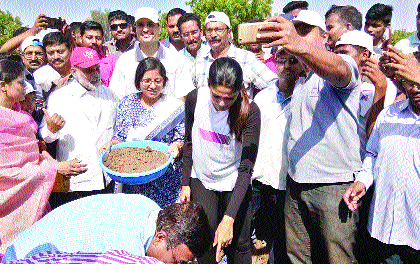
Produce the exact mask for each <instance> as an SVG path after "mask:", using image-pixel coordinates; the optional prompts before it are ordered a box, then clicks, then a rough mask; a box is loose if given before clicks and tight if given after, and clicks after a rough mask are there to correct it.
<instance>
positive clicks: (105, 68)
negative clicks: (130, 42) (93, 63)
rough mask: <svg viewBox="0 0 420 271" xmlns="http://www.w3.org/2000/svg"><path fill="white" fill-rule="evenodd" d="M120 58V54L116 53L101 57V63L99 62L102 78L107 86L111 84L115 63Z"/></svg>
mask: <svg viewBox="0 0 420 271" xmlns="http://www.w3.org/2000/svg"><path fill="white" fill-rule="evenodd" d="M117 60H118V56H116V55H114V54H109V55H107V56H105V57H103V58H102V59H101V63H99V67H100V69H101V79H102V83H103V84H104V85H105V86H107V87H108V86H109V82H110V81H111V76H112V73H113V72H114V68H115V63H116V62H117Z"/></svg>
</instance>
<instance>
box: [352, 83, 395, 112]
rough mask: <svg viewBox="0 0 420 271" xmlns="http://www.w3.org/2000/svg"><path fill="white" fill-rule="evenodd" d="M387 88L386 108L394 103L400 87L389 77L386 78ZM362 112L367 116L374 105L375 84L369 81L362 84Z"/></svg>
mask: <svg viewBox="0 0 420 271" xmlns="http://www.w3.org/2000/svg"><path fill="white" fill-rule="evenodd" d="M386 83H387V89H386V93H385V101H384V108H385V107H388V106H390V105H391V104H393V103H394V100H395V98H396V97H397V93H398V89H397V86H395V84H394V82H392V81H391V80H390V79H389V78H387V79H386ZM360 89H361V93H360V114H361V116H362V117H367V116H368V115H367V113H368V112H369V110H370V108H371V107H372V105H373V96H374V95H375V90H376V88H375V85H374V84H372V83H368V82H363V83H362V85H361V86H360Z"/></svg>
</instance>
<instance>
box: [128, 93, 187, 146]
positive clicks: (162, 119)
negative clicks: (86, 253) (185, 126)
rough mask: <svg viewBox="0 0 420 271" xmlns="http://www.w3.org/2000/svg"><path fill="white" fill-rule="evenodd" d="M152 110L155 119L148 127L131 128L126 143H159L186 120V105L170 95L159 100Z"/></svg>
mask: <svg viewBox="0 0 420 271" xmlns="http://www.w3.org/2000/svg"><path fill="white" fill-rule="evenodd" d="M152 110H153V114H154V115H155V118H154V119H153V120H152V121H151V122H150V123H149V124H147V125H146V126H143V127H140V126H139V127H133V128H130V129H129V130H128V133H127V138H126V141H136V140H145V139H146V140H154V141H159V140H161V139H162V138H163V137H164V136H165V135H166V134H167V133H168V132H170V131H171V130H172V129H173V128H174V127H175V126H176V125H177V124H178V123H180V122H181V121H182V120H184V118H185V110H184V103H183V102H182V101H180V100H178V99H176V98H174V97H170V96H168V95H164V96H163V97H162V98H161V99H159V100H158V101H157V102H156V103H155V104H154V105H153V109H152Z"/></svg>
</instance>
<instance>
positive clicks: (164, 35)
mask: <svg viewBox="0 0 420 271" xmlns="http://www.w3.org/2000/svg"><path fill="white" fill-rule="evenodd" d="M159 14H161V16H160V21H159V25H160V34H159V40H164V39H166V38H167V37H168V29H166V17H168V13H166V12H165V13H161V12H160V11H159Z"/></svg>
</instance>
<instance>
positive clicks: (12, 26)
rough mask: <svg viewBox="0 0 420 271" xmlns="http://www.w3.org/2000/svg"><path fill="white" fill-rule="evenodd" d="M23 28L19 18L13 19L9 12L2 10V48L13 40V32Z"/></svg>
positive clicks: (0, 13) (0, 43)
mask: <svg viewBox="0 0 420 271" xmlns="http://www.w3.org/2000/svg"><path fill="white" fill-rule="evenodd" d="M21 26H22V22H21V21H20V18H19V17H13V16H12V14H11V13H10V12H9V11H6V12H5V11H2V10H0V46H2V45H3V44H4V43H5V42H6V41H8V40H9V39H11V38H12V35H13V32H14V31H15V30H17V29H18V28H19V27H21Z"/></svg>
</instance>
